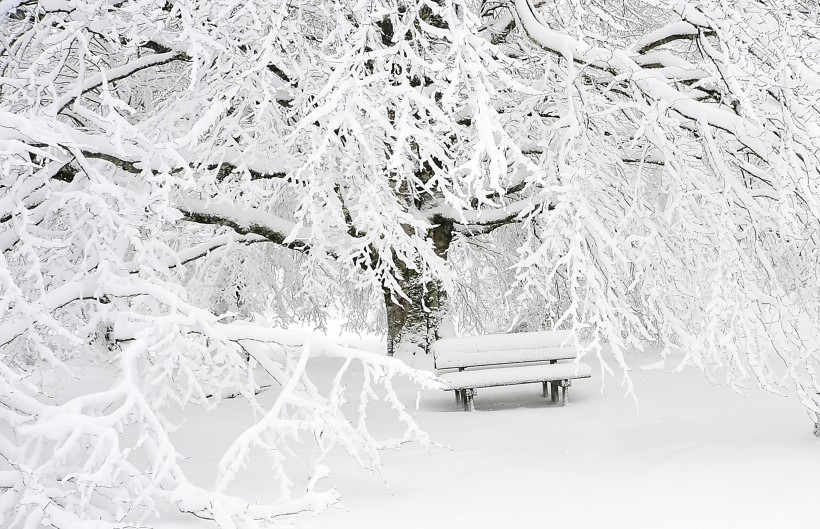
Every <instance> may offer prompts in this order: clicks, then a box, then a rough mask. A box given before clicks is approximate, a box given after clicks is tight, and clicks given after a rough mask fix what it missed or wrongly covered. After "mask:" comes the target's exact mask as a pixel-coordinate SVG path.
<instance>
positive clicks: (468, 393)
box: [461, 388, 476, 411]
mask: <svg viewBox="0 0 820 529" xmlns="http://www.w3.org/2000/svg"><path fill="white" fill-rule="evenodd" d="M462 391H463V392H464V395H462V397H461V398H462V400H463V402H464V411H473V410H474V409H475V404H474V403H473V397H475V394H476V391H475V390H474V389H471V388H467V389H463V390H462Z"/></svg>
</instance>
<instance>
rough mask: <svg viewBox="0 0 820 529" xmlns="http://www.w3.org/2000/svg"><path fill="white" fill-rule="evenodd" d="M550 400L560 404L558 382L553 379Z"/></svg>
mask: <svg viewBox="0 0 820 529" xmlns="http://www.w3.org/2000/svg"><path fill="white" fill-rule="evenodd" d="M549 384H550V397H551V398H550V402H552V403H553V404H558V382H556V381H551V382H550V383H549Z"/></svg>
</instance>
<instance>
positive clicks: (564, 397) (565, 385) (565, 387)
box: [561, 380, 572, 406]
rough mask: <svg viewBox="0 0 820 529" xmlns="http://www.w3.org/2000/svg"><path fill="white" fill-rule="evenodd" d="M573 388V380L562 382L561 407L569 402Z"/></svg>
mask: <svg viewBox="0 0 820 529" xmlns="http://www.w3.org/2000/svg"><path fill="white" fill-rule="evenodd" d="M570 386H572V381H571V380H562V381H561V406H564V405H565V404H567V403H568V402H569V388H570Z"/></svg>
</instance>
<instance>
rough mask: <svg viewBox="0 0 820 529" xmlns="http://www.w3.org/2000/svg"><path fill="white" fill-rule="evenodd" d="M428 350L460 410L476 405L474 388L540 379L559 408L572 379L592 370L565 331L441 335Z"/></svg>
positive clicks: (542, 387)
mask: <svg viewBox="0 0 820 529" xmlns="http://www.w3.org/2000/svg"><path fill="white" fill-rule="evenodd" d="M431 351H432V352H433V360H434V365H435V369H436V375H438V377H439V378H441V379H442V380H444V382H445V383H446V384H447V390H448V391H449V390H453V391H455V394H456V404H461V405H463V406H464V411H472V410H473V409H474V404H473V399H474V397H475V396H476V389H477V388H489V387H495V386H510V385H514V384H531V383H535V382H541V395H542V396H543V397H547V396H550V397H551V400H552V402H553V403H554V404H558V405H560V406H563V405H564V404H566V402H567V391H568V389H569V387H570V385H571V384H572V380H573V379H576V378H589V377H590V376H591V374H592V370H591V369H590V367H589V365H587V364H583V363H580V362H577V357H578V352H577V349H576V347H575V342H574V340H573V336H572V334H571V333H570V332H569V331H551V332H523V333H516V334H490V335H485V336H468V337H464V338H444V339H442V340H438V341H436V342H435V343H433V345H432V346H431ZM561 361H563V362H561ZM468 369H469V371H468ZM559 388H560V396H559Z"/></svg>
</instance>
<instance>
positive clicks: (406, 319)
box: [0, 0, 820, 528]
mask: <svg viewBox="0 0 820 529" xmlns="http://www.w3.org/2000/svg"><path fill="white" fill-rule="evenodd" d="M818 35H820V27H818V10H817V5H816V3H815V2H812V1H803V2H799V1H781V0H778V1H773V0H771V1H765V0H764V1H751V0H740V1H737V2H731V3H727V2H718V1H712V0H699V1H691V2H686V1H681V2H677V3H675V2H665V1H660V0H652V1H646V2H641V1H639V0H622V1H605V2H600V1H596V0H589V1H587V0H566V1H559V2H550V3H543V2H541V3H539V2H535V1H533V0H515V1H498V2H491V1H484V2H478V1H471V0H417V1H410V0H374V1H368V2H361V1H352V0H351V1H348V0H326V1H319V0H316V1H304V2H291V1H277V0H271V1H266V2H257V1H250V2H234V1H231V0H219V1H197V0H169V1H167V2H162V1H156V0H143V1H139V0H133V1H132V0H125V1H119V0H118V1H116V2H115V1H107V0H100V1H89V0H40V1H36V0H30V1H29V0H0V251H1V252H2V259H0V347H2V349H0V417H1V418H2V421H3V423H4V424H3V425H0V491H2V492H0V494H2V495H0V506H1V507H0V513H2V514H0V515H2V516H5V518H4V521H6V520H11V521H12V522H13V523H16V524H18V525H20V526H26V525H28V526H31V527H34V526H37V525H38V524H40V523H50V524H51V525H53V526H55V527H60V528H63V527H69V526H72V527H75V526H73V525H72V524H73V523H75V521H79V523H81V524H83V523H86V522H84V521H83V520H89V519H94V520H102V521H100V522H99V523H100V524H103V525H102V526H104V527H108V526H118V525H122V524H125V523H130V522H129V520H132V519H133V517H137V516H141V515H142V514H143V513H145V512H151V509H153V508H155V506H156V503H157V502H170V503H172V504H176V505H177V506H178V507H179V508H180V509H181V510H184V511H188V512H194V513H196V514H197V515H199V516H205V517H210V518H214V519H215V520H216V521H217V522H218V523H219V524H220V526H222V527H224V528H227V527H232V524H234V523H252V521H253V520H275V519H277V518H278V517H280V516H281V515H283V514H286V513H290V512H294V511H296V510H300V509H307V508H313V509H320V508H321V507H322V506H324V505H326V504H328V503H329V502H331V501H333V497H332V495H327V494H317V493H314V492H313V490H312V489H311V490H309V491H308V493H307V494H306V495H301V496H300V495H296V493H295V492H293V490H292V487H291V483H290V481H289V480H288V478H287V476H286V475H285V472H284V470H283V469H284V467H283V466H282V464H281V458H282V457H284V456H283V455H282V450H283V446H284V443H286V442H287V440H288V439H291V438H292V436H294V435H296V436H298V433H297V432H309V433H310V434H311V437H312V438H313V439H314V442H316V443H318V445H319V447H320V450H319V451H318V452H319V453H323V451H325V450H329V449H330V448H331V447H332V446H333V445H336V444H341V445H343V446H345V447H346V448H347V449H348V450H349V451H350V452H351V454H353V455H354V457H356V458H357V459H358V460H359V461H360V462H362V463H363V464H364V465H377V463H378V454H377V452H376V449H377V448H378V447H379V446H382V443H380V442H379V441H377V440H376V439H374V438H373V437H372V436H371V435H370V434H369V433H368V430H367V428H366V423H365V422H364V421H365V419H364V418H365V417H366V410H365V409H364V408H363V409H361V410H359V414H358V417H360V418H359V419H351V418H350V416H349V415H345V414H344V413H343V412H342V408H341V407H342V404H343V402H344V398H343V392H344V388H345V383H344V380H345V373H346V371H347V369H348V366H349V364H350V362H354V361H355V362H362V363H363V364H364V366H365V370H366V373H368V375H367V381H366V384H365V386H367V383H368V382H369V383H372V384H373V385H381V386H382V387H383V391H384V394H385V395H386V398H388V399H391V400H390V401H391V402H394V403H395V406H396V410H397V414H398V419H399V420H400V421H405V422H406V423H407V434H406V436H405V437H404V438H403V439H400V440H398V442H401V441H403V440H409V439H417V440H422V441H423V440H424V437H423V435H422V434H421V433H420V431H419V430H418V429H417V426H416V425H415V424H414V423H413V421H412V419H411V417H410V416H409V415H408V414H407V413H406V412H405V411H404V408H403V407H402V405H401V404H400V403H399V402H398V400H396V399H397V397H396V395H395V393H394V392H393V391H392V387H391V385H390V377H391V376H393V375H395V374H404V375H407V376H410V377H412V378H414V379H416V380H418V381H419V382H420V383H421V384H427V385H430V384H434V382H433V381H432V380H430V379H429V378H428V377H427V376H426V375H424V374H423V373H419V372H416V371H413V370H410V369H408V368H406V367H404V365H403V364H402V363H401V362H399V361H394V359H391V358H385V357H381V356H376V355H367V354H363V353H360V352H356V351H352V350H349V349H344V348H339V347H336V346H332V345H331V344H327V343H313V344H312V345H310V344H309V343H307V342H306V341H305V338H304V337H302V336H301V335H294V334H293V333H287V332H285V331H281V330H279V327H280V326H282V325H285V324H287V323H290V322H293V321H300V322H310V323H319V324H321V323H322V322H323V321H324V320H325V319H326V318H327V317H328V314H336V315H338V314H340V313H341V314H342V315H344V316H346V317H348V320H349V323H350V325H352V326H354V327H358V328H370V329H376V328H378V329H382V330H383V329H385V328H386V329H387V332H388V347H389V350H390V352H391V353H392V352H393V350H394V349H395V348H397V347H398V346H400V345H410V346H415V347H422V348H426V347H427V346H428V345H429V343H430V341H431V340H432V339H433V338H435V337H436V336H437V335H438V334H439V327H440V324H441V320H442V316H443V313H444V312H445V311H446V310H447V307H448V306H449V307H450V310H451V312H453V313H454V314H455V317H456V319H457V321H458V322H459V324H460V325H461V326H462V327H463V328H465V329H479V330H481V329H491V330H505V329H508V328H513V327H516V328H530V329H539V328H563V329H570V330H572V331H573V332H574V333H575V334H576V335H578V337H579V339H580V340H581V343H583V344H584V347H585V348H586V349H587V350H588V351H590V352H593V353H595V354H597V355H598V357H599V359H600V361H601V362H602V363H603V364H604V365H605V366H606V368H607V369H610V367H609V365H610V364H612V363H613V360H614V363H615V364H619V365H620V366H621V367H622V368H623V372H624V382H625V385H626V388H627V391H631V382H630V380H629V378H628V376H626V375H627V371H626V369H625V367H626V364H625V363H624V361H623V354H624V352H625V351H627V350H628V349H630V348H640V347H642V344H644V343H646V342H647V341H651V342H656V343H660V344H662V345H663V346H664V347H665V348H666V349H669V348H672V347H680V348H682V349H683V350H684V351H685V352H686V356H685V360H684V362H685V363H689V364H694V365H697V366H699V367H701V368H702V369H703V370H704V371H705V372H706V373H707V374H709V375H710V376H713V377H718V378H721V379H723V380H725V381H727V382H729V383H730V384H740V383H742V382H743V381H744V380H753V381H755V382H756V383H758V384H760V385H763V386H765V387H767V388H769V389H772V390H775V391H778V390H779V389H780V388H783V387H784V386H792V387H795V388H797V392H798V394H799V396H800V398H801V400H802V402H803V404H804V405H805V406H806V407H807V409H809V410H810V412H811V413H813V414H817V413H818V412H819V411H820V408H818V397H817V393H818V390H820V383H818V380H817V377H816V368H817V355H818V348H820V345H818V344H820V339H818V338H820V337H818V329H820V285H819V284H818V273H819V272H820V264H819V263H820V233H818V227H820V207H819V206H820V185H819V183H820V172H819V171H820V163H818V162H820V154H818V153H819V152H820V149H819V148H818V146H820V106H819V105H820V74H818V73H817V72H820V40H818ZM605 344H608V346H607V348H606V351H608V352H606V353H605V352H604V350H605V349H604V345H605ZM318 351H325V352H326V353H327V354H331V355H337V356H339V357H341V358H343V359H346V360H345V363H344V367H343V369H342V371H340V374H339V376H338V377H337V378H336V380H334V382H333V384H332V385H331V387H329V388H319V387H317V386H316V385H314V384H313V383H311V382H310V380H309V378H308V377H307V375H306V374H305V370H304V368H305V363H306V362H307V358H308V355H309V354H313V353H316V352H318ZM300 352H301V353H300ZM311 352H313V353H311ZM89 362H109V363H112V364H113V365H115V366H116V367H117V372H118V378H117V380H116V381H114V382H113V384H112V385H111V387H109V388H106V389H104V390H100V391H97V390H94V389H91V388H90V389H89V390H88V391H87V392H86V393H84V394H82V395H80V396H78V397H77V398H76V399H73V400H70V401H68V402H52V401H51V400H50V397H49V395H48V392H47V391H45V390H44V389H45V388H43V387H38V386H37V384H35V383H32V381H31V379H30V376H29V375H30V374H31V373H32V372H34V371H35V370H38V369H40V368H42V367H45V366H50V367H51V368H58V369H62V370H64V371H65V372H66V373H72V372H73V371H72V370H73V369H74V367H73V366H75V365H76V364H82V363H89ZM259 369H261V370H263V371H264V372H265V373H266V375H265V376H267V377H270V378H272V380H273V381H274V382H273V383H274V384H275V385H277V387H280V396H279V400H278V401H277V404H276V405H275V406H274V407H273V409H270V410H263V409H259V410H258V411H259V412H260V413H262V414H263V417H264V419H263V420H261V421H260V422H259V423H258V425H256V426H255V427H254V428H253V429H251V430H249V432H248V433H247V435H246V436H243V437H242V438H241V439H237V441H236V444H235V445H234V447H233V448H232V450H231V451H230V452H229V453H228V454H226V456H225V459H223V462H222V466H221V478H220V482H219V483H220V484H219V486H218V487H217V488H216V490H215V492H209V491H205V490H201V489H197V488H195V487H193V486H192V485H191V484H190V483H189V481H188V480H187V478H186V477H185V475H184V472H183V471H182V469H181V467H180V466H179V458H180V455H179V454H177V453H176V451H175V449H174V446H173V443H172V442H171V440H170V437H169V436H168V430H169V428H170V425H168V424H167V421H166V419H165V418H164V417H165V416H164V415H163V411H162V410H163V406H165V405H173V406H182V405H185V404H200V405H212V404H214V403H215V402H218V400H219V398H220V396H221V395H228V394H240V395H243V396H244V397H246V398H247V399H248V401H249V403H250V404H251V405H252V406H258V404H257V402H256V400H255V398H254V391H255V390H256V389H258V387H259V384H258V382H257V381H256V380H255V379H254V376H255V375H254V372H255V371H257V370H259ZM363 391H364V392H365V393H364V394H365V395H367V396H368V398H369V395H370V394H369V393H368V392H369V391H370V390H369V389H366V388H365V389H363ZM368 398H364V399H363V402H365V403H366V402H367V401H368ZM814 418H815V422H816V421H817V419H816V415H814ZM127 428H136V431H138V432H139V435H138V439H139V440H138V442H136V443H135V444H131V445H129V446H126V444H123V442H121V436H120V433H119V432H121V431H123V429H127ZM249 446H266V447H268V448H270V450H271V454H272V458H273V461H274V468H275V469H276V471H275V472H276V473H278V474H277V475H276V478H277V479H278V480H279V482H280V483H281V486H282V490H283V496H282V497H283V500H282V502H281V504H277V505H272V506H267V507H255V506H249V505H247V504H244V503H243V502H242V501H241V500H239V499H237V498H232V497H230V496H228V495H227V494H225V492H224V490H225V489H224V486H225V484H226V483H227V482H228V481H229V480H230V479H231V477H232V476H233V474H234V473H235V471H236V470H237V469H238V468H239V466H240V465H241V463H242V461H244V458H245V456H246V455H247V449H248V447H249ZM134 451H140V452H141V453H144V454H145V455H147V459H146V460H147V461H148V462H149V463H148V464H145V465H143V464H141V463H136V462H135V461H134V458H133V456H130V455H129V454H131V453H133V452H134ZM320 461H321V457H320V458H319V462H320ZM317 469H318V470H317V471H316V474H315V475H317V476H320V475H321V474H322V472H323V470H321V464H318V465H317ZM88 523H89V526H91V525H90V524H91V522H88ZM95 523H97V522H95ZM109 524H110V525H109ZM94 526H95V527H96V526H97V525H94Z"/></svg>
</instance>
